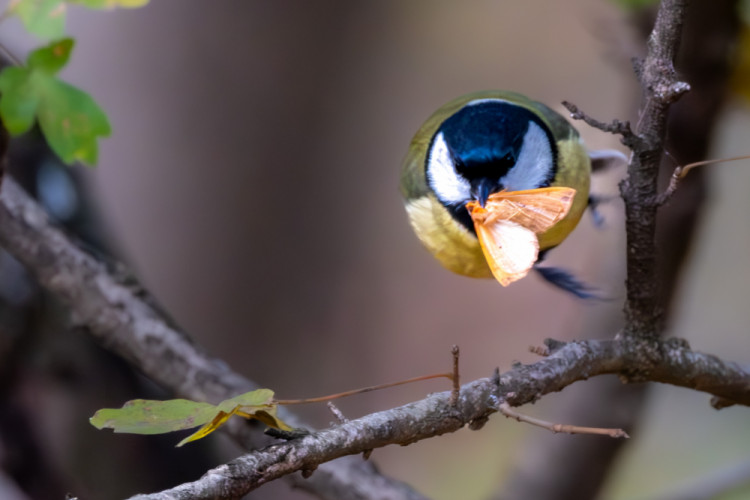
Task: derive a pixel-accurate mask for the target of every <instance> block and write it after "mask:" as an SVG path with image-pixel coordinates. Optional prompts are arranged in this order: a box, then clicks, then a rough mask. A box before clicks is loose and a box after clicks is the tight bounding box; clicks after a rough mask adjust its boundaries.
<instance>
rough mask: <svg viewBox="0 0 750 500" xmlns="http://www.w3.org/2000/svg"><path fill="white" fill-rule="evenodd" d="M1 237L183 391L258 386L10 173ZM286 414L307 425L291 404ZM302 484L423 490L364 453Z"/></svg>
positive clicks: (129, 351) (220, 395)
mask: <svg viewBox="0 0 750 500" xmlns="http://www.w3.org/2000/svg"><path fill="white" fill-rule="evenodd" d="M0 245H2V246H3V248H5V249H6V250H7V251H8V252H10V253H11V254H13V255H14V256H15V257H16V258H17V259H18V260H19V261H21V262H22V263H23V264H24V265H25V266H26V267H27V268H28V270H29V271H30V272H31V273H32V274H33V275H34V276H35V277H36V279H37V280H38V281H39V283H40V284H41V285H42V286H44V287H45V288H46V289H47V290H49V291H50V292H51V293H53V294H54V295H55V296H57V297H58V298H59V299H60V301H61V302H63V303H64V304H65V305H67V306H68V307H69V308H70V310H71V312H72V316H73V320H74V321H75V322H76V323H78V324H80V325H83V326H84V327H85V328H86V329H87V330H88V332H89V333H90V334H91V335H93V336H94V337H95V338H96V339H97V340H98V341H99V342H100V343H102V344H103V345H104V346H105V347H107V348H108V349H110V350H112V351H114V352H116V353H118V354H119V355H121V356H123V357H124V358H126V359H128V360H130V361H131V362H132V363H133V364H134V365H135V366H137V367H139V368H140V369H141V370H142V371H143V372H144V373H145V374H146V375H147V376H149V377H150V378H151V379H152V380H154V381H155V382H157V383H159V384H161V385H162V386H163V387H166V388H168V389H170V390H172V391H174V392H175V393H176V394H177V395H179V396H182V397H187V398H189V399H193V400H198V401H210V402H218V401H221V400H223V399H226V398H228V397H232V396H235V395H237V394H242V393H243V392H247V391H250V390H252V389H256V388H257V387H258V386H257V384H255V383H254V382H252V381H250V380H248V379H246V378H244V377H242V376H241V375H239V374H237V373H234V372H232V371H231V370H230V369H229V367H228V366H227V365H226V364H225V363H223V362H221V361H220V360H218V359H214V358H211V357H210V356H208V355H207V354H206V353H205V352H203V351H202V350H201V349H200V347H199V346H196V345H195V344H194V343H193V342H192V341H191V340H190V339H189V338H188V337H187V335H185V333H183V332H182V331H180V330H179V329H178V328H176V327H175V326H173V325H172V324H171V322H170V321H169V319H168V318H167V317H166V316H164V315H163V314H162V313H161V312H159V311H158V309H157V308H156V307H154V306H153V305H152V301H150V300H149V298H148V295H147V294H146V292H145V291H144V290H143V289H142V288H140V287H139V286H138V285H137V284H136V283H135V282H134V280H133V278H132V277H131V276H130V275H128V274H127V273H126V272H125V271H123V270H122V269H119V270H118V269H110V267H108V266H106V265H105V264H103V263H102V262H100V261H98V260H96V259H95V258H94V257H92V256H91V255H89V254H88V253H86V252H85V251H84V250H82V249H81V248H80V247H79V246H77V245H76V244H75V243H74V242H73V241H72V240H71V239H70V238H68V236H67V235H66V234H65V233H63V232H62V231H61V230H60V229H59V228H57V227H56V226H54V225H53V224H52V223H51V222H50V220H49V218H48V216H47V214H46V213H45V212H44V211H43V209H42V208H41V207H40V206H39V205H38V204H37V203H36V202H35V201H34V200H32V199H31V198H30V197H29V196H28V195H27V194H26V193H25V192H24V191H23V189H21V188H20V187H19V186H18V184H17V183H16V182H15V181H14V180H13V179H12V178H6V179H5V180H4V182H3V185H2V195H0ZM281 416H282V418H283V419H284V420H285V421H287V422H288V423H290V424H291V425H293V426H297V427H302V426H303V424H302V423H301V422H300V421H299V419H298V418H296V417H295V416H294V415H290V414H289V413H288V411H285V410H284V411H283V413H282V414H281ZM229 432H231V433H232V436H233V437H234V438H235V439H236V440H238V441H240V442H241V443H242V444H243V445H244V446H245V447H246V448H247V449H253V448H257V447H260V446H264V445H265V444H267V443H268V442H269V441H268V440H267V438H265V437H264V436H262V435H261V434H260V433H258V432H253V429H252V428H251V427H250V426H248V425H233V426H230V427H229ZM303 487H304V488H306V489H314V490H315V491H316V494H317V495H318V496H319V497H321V498H337V494H336V493H335V492H336V491H341V490H342V489H343V490H349V489H352V490H357V491H361V492H362V494H361V496H360V497H359V498H361V499H368V498H379V495H381V494H382V493H383V492H387V494H388V495H390V498H394V499H402V498H403V499H413V500H416V499H420V498H423V497H422V496H421V495H419V494H418V493H416V492H414V490H412V489H411V488H409V487H408V486H407V485H405V484H403V483H401V482H398V481H394V480H392V479H389V478H386V477H384V476H382V475H380V474H379V473H378V472H377V471H376V470H374V468H372V467H365V466H362V464H361V461H340V462H337V463H336V464H331V465H330V466H328V467H325V468H324V469H323V470H321V471H320V473H319V474H318V475H317V477H316V478H315V480H314V481H307V482H305V484H304V486H303Z"/></svg>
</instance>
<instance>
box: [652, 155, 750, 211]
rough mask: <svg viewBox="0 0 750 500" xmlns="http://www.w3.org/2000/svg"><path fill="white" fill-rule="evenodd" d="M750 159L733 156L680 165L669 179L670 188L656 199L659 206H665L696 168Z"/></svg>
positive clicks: (744, 156) (749, 157)
mask: <svg viewBox="0 0 750 500" xmlns="http://www.w3.org/2000/svg"><path fill="white" fill-rule="evenodd" d="M747 159H750V155H742V156H733V157H731V158H719V159H717V160H703V161H696V162H693V163H688V164H687V165H684V166H682V165H678V166H677V167H676V168H675V169H674V172H672V177H670V179H669V186H667V189H666V190H665V191H664V192H663V193H662V194H661V195H659V196H658V198H657V199H656V204H657V205H663V204H664V203H666V202H667V201H669V199H670V198H671V197H672V195H673V194H674V192H675V191H676V190H677V186H678V184H679V183H680V181H681V180H682V179H684V178H685V176H686V175H687V173H688V172H689V171H690V170H692V169H694V168H695V167H701V166H703V165H711V164H713V163H723V162H725V161H737V160H747Z"/></svg>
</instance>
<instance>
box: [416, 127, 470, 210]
mask: <svg viewBox="0 0 750 500" xmlns="http://www.w3.org/2000/svg"><path fill="white" fill-rule="evenodd" d="M427 182H428V183H429V184H430V187H432V190H433V191H434V192H435V194H436V195H437V197H438V199H439V200H440V201H441V202H443V203H444V204H463V203H465V202H467V201H469V200H470V199H471V185H470V184H469V181H467V180H466V179H464V178H463V177H461V176H460V175H458V172H456V166H455V164H454V163H453V158H452V157H451V154H450V151H448V145H447V144H446V143H445V138H444V137H443V133H442V132H440V133H438V134H437V135H436V136H435V140H434V141H433V142H432V148H431V149H430V153H429V157H428V159H427Z"/></svg>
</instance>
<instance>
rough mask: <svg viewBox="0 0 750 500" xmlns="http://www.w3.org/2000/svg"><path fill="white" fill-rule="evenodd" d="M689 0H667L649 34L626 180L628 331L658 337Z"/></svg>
mask: <svg viewBox="0 0 750 500" xmlns="http://www.w3.org/2000/svg"><path fill="white" fill-rule="evenodd" d="M686 5H687V1H686V0H663V1H662V2H661V5H660V6H659V11H658V13H657V16H656V22H655V23H654V29H653V30H652V32H651V35H650V37H649V39H648V52H647V56H646V59H645V60H643V61H640V60H639V61H636V62H635V70H636V73H637V75H638V78H639V80H640V83H641V87H642V88H643V92H644V105H643V108H642V109H641V115H640V120H639V123H638V127H637V129H636V137H635V138H633V139H634V140H633V159H632V161H631V163H630V166H629V167H628V176H627V178H626V179H625V180H624V181H623V182H622V184H621V185H620V191H621V193H622V197H623V199H624V200H625V217H626V219H625V227H626V231H627V276H628V277H627V300H626V303H625V320H626V325H625V334H626V335H628V336H644V337H646V336H647V337H655V336H657V335H658V334H659V332H660V331H661V329H662V323H663V319H662V312H661V307H660V306H659V300H658V294H659V289H658V280H657V274H656V245H655V236H656V209H657V205H656V203H655V202H656V188H657V179H658V175H659V163H660V160H661V153H662V150H663V147H664V138H665V135H666V129H667V111H668V109H669V106H670V105H671V104H672V103H673V102H674V101H676V100H677V99H678V98H679V97H680V96H681V95H682V94H683V93H685V92H686V91H687V90H689V88H690V87H689V85H688V84H687V83H685V82H681V81H679V80H678V78H677V75H676V72H675V70H674V60H675V56H676V54H677V50H678V48H679V44H680V36H681V34H682V25H683V20H684V18H685V9H686Z"/></svg>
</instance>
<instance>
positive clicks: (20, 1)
mask: <svg viewBox="0 0 750 500" xmlns="http://www.w3.org/2000/svg"><path fill="white" fill-rule="evenodd" d="M65 11H66V7H65V2H64V1H63V0H16V1H15V2H11V4H10V7H9V8H8V12H10V13H11V14H16V15H17V16H18V17H19V18H20V19H21V22H22V23H23V25H24V26H25V27H26V29H27V30H29V32H31V33H33V34H35V35H37V36H39V37H41V38H58V37H61V36H63V34H64V33H65Z"/></svg>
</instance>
